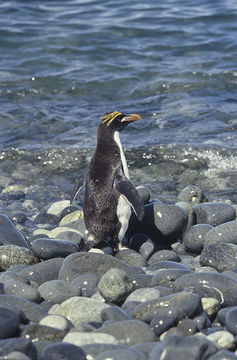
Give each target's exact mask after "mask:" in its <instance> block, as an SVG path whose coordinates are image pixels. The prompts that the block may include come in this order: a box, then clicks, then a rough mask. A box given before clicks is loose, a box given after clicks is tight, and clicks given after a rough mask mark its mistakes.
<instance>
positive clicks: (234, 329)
mask: <svg viewBox="0 0 237 360" xmlns="http://www.w3.org/2000/svg"><path fill="white" fill-rule="evenodd" d="M225 325H226V328H227V330H229V331H230V332H231V333H232V334H233V335H235V336H236V335H237V307H234V308H232V309H230V310H229V311H227V312H226V315H225Z"/></svg>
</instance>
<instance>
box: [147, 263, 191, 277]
mask: <svg viewBox="0 0 237 360" xmlns="http://www.w3.org/2000/svg"><path fill="white" fill-rule="evenodd" d="M164 269H181V270H186V271H190V269H189V268H188V267H187V266H185V265H183V264H180V263H178V262H175V261H158V262H156V263H154V264H152V265H150V266H148V267H147V268H146V274H149V275H155V274H157V272H159V271H160V270H164Z"/></svg>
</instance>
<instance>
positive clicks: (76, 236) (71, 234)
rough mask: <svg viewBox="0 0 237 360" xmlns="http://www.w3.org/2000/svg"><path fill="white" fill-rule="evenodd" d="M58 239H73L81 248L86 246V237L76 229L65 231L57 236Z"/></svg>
mask: <svg viewBox="0 0 237 360" xmlns="http://www.w3.org/2000/svg"><path fill="white" fill-rule="evenodd" d="M56 239H60V240H68V241H71V242H73V243H74V244H76V245H77V246H78V249H79V250H80V249H82V248H83V246H84V239H83V236H82V234H80V233H79V232H76V231H69V230H67V231H63V232H61V233H59V234H58V235H57V236H56Z"/></svg>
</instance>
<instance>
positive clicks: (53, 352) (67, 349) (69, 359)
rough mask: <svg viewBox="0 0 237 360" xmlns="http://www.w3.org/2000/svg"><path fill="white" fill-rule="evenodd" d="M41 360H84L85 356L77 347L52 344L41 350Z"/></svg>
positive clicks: (65, 344)
mask: <svg viewBox="0 0 237 360" xmlns="http://www.w3.org/2000/svg"><path fill="white" fill-rule="evenodd" d="M41 358H42V359H44V360H58V359H60V360H86V354H85V352H84V351H83V350H82V349H81V348H80V347H79V346H75V345H73V344H67V343H54V344H52V345H49V346H46V347H45V348H44V349H43V351H42V354H41Z"/></svg>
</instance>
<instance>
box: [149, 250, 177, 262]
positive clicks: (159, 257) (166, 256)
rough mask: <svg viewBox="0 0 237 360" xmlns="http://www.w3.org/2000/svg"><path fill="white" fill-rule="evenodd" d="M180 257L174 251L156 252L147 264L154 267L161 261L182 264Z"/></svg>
mask: <svg viewBox="0 0 237 360" xmlns="http://www.w3.org/2000/svg"><path fill="white" fill-rule="evenodd" d="M180 260H181V259H180V257H179V255H177V254H176V252H174V251H173V250H160V251H157V252H155V253H154V254H153V255H152V256H151V257H150V259H149V260H148V262H147V264H148V265H152V264H154V263H156V262H159V261H175V262H180Z"/></svg>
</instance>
